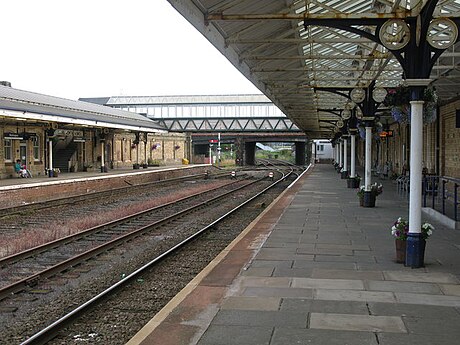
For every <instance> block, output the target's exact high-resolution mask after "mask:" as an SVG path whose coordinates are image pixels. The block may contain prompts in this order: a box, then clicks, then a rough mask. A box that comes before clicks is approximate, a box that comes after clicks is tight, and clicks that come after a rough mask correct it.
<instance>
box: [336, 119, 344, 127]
mask: <svg viewBox="0 0 460 345" xmlns="http://www.w3.org/2000/svg"><path fill="white" fill-rule="evenodd" d="M343 126H344V123H343V121H342V120H338V121H337V127H338V128H343Z"/></svg>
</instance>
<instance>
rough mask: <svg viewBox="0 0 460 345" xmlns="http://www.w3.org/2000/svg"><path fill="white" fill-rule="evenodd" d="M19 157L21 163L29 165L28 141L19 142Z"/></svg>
mask: <svg viewBox="0 0 460 345" xmlns="http://www.w3.org/2000/svg"><path fill="white" fill-rule="evenodd" d="M19 159H20V160H21V164H23V165H26V166H27V141H21V143H20V144H19Z"/></svg>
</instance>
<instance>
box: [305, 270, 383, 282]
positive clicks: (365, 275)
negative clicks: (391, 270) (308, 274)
mask: <svg viewBox="0 0 460 345" xmlns="http://www.w3.org/2000/svg"><path fill="white" fill-rule="evenodd" d="M312 278H327V279H358V280H364V279H366V280H371V279H372V280H383V274H382V272H381V271H350V270H340V269H330V270H328V269H322V268H315V269H314V270H313V273H312Z"/></svg>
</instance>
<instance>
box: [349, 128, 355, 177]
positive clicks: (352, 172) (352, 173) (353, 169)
mask: <svg viewBox="0 0 460 345" xmlns="http://www.w3.org/2000/svg"><path fill="white" fill-rule="evenodd" d="M355 151H356V137H355V135H354V134H352V135H351V157H350V160H351V162H350V163H351V167H350V177H355V176H356V159H355V154H356V152H355Z"/></svg>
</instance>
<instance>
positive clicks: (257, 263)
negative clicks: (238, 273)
mask: <svg viewBox="0 0 460 345" xmlns="http://www.w3.org/2000/svg"><path fill="white" fill-rule="evenodd" d="M293 266H294V260H292V261H289V260H257V259H256V260H253V261H252V262H251V264H250V267H254V268H256V267H273V268H276V267H279V268H291V267H293ZM299 268H301V267H299Z"/></svg>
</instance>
